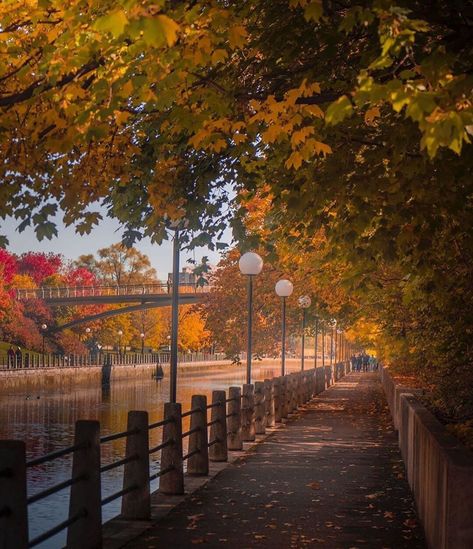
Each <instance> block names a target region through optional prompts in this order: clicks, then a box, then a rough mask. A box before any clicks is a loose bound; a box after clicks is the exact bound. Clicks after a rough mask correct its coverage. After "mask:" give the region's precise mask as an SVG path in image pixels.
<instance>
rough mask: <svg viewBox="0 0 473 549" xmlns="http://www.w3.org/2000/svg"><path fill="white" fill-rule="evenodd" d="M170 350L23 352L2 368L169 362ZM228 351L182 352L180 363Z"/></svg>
mask: <svg viewBox="0 0 473 549" xmlns="http://www.w3.org/2000/svg"><path fill="white" fill-rule="evenodd" d="M169 358H170V352H169V351H159V352H157V353H143V354H142V353H138V352H136V353H124V354H118V353H104V352H98V353H87V354H54V353H47V354H44V355H42V354H38V353H28V352H25V353H21V355H19V356H17V355H15V356H13V357H9V356H8V355H0V370H23V369H29V370H30V369H43V368H83V367H97V366H104V365H110V366H126V365H139V364H167V363H169ZM225 358H226V357H225V354H224V353H203V352H194V353H178V362H179V363H194V362H202V363H209V362H216V361H221V360H225Z"/></svg>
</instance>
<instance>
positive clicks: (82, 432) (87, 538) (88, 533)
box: [67, 420, 102, 549]
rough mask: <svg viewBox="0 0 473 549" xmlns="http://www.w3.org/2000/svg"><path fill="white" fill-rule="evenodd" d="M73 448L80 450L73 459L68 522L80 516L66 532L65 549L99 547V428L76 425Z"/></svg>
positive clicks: (82, 422) (94, 423) (84, 422)
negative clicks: (72, 481) (66, 548)
mask: <svg viewBox="0 0 473 549" xmlns="http://www.w3.org/2000/svg"><path fill="white" fill-rule="evenodd" d="M74 445H75V446H79V445H80V446H81V447H80V448H79V449H78V450H76V451H75V452H74V454H73V457H72V478H73V479H80V480H78V482H75V483H74V484H73V485H72V486H71V495H70V499H69V519H72V518H73V517H76V516H79V517H80V518H79V519H78V520H76V521H75V522H73V523H72V524H71V525H70V526H69V527H68V529H67V547H68V549H83V548H84V547H102V502H101V497H102V496H101V486H100V424H99V422H98V421H91V420H79V421H76V426H75V434H74Z"/></svg>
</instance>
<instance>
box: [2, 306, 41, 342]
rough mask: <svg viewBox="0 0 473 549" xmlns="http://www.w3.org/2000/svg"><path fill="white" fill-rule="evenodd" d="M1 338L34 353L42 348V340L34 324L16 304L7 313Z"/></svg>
mask: <svg viewBox="0 0 473 549" xmlns="http://www.w3.org/2000/svg"><path fill="white" fill-rule="evenodd" d="M3 337H4V338H5V340H6V341H10V342H12V343H15V344H16V345H21V346H22V347H26V348H27V349H31V350H34V351H41V348H42V340H43V338H42V335H41V333H40V331H39V329H38V326H37V324H36V322H35V321H34V320H32V319H31V318H28V317H26V316H25V315H24V314H23V307H22V306H21V305H20V304H18V303H16V304H14V305H13V307H12V308H11V310H10V311H9V314H8V317H7V320H6V322H5V325H4V328H3Z"/></svg>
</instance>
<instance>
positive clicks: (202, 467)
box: [187, 395, 209, 476]
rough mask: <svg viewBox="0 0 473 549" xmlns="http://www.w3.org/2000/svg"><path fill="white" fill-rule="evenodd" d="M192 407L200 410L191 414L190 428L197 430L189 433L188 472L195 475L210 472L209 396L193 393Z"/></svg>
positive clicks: (203, 474)
mask: <svg viewBox="0 0 473 549" xmlns="http://www.w3.org/2000/svg"><path fill="white" fill-rule="evenodd" d="M191 409H192V410H198V411H196V412H194V413H193V414H192V415H191V422H190V423H191V425H190V430H191V431H195V432H193V433H191V434H190V435H189V450H188V451H189V454H192V455H190V456H189V459H188V461H187V473H188V474H189V475H195V476H206V475H208V474H209V439H208V431H207V397H206V396H204V395H193V396H192V400H191Z"/></svg>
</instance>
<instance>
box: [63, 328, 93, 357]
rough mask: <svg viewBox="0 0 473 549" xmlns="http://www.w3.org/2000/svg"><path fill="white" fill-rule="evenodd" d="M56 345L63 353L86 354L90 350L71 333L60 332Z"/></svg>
mask: <svg viewBox="0 0 473 549" xmlns="http://www.w3.org/2000/svg"><path fill="white" fill-rule="evenodd" d="M56 345H57V346H58V347H59V349H60V350H61V351H62V352H63V353H66V354H67V353H72V354H78V355H81V354H85V353H87V351H88V349H87V347H86V346H85V345H84V343H82V341H80V340H79V339H78V338H77V336H76V335H75V334H73V333H72V332H70V331H65V332H59V334H58V335H57V337H56Z"/></svg>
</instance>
